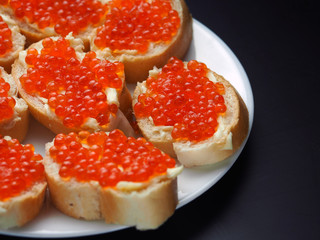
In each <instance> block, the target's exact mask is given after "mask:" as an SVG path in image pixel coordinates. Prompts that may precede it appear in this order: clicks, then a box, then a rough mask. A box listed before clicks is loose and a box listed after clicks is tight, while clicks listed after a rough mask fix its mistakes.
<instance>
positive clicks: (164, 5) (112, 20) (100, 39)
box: [94, 0, 180, 53]
mask: <svg viewBox="0 0 320 240" xmlns="http://www.w3.org/2000/svg"><path fill="white" fill-rule="evenodd" d="M149 2H150V1H147V0H113V1H112V2H111V3H110V12H109V13H108V14H107V16H106V21H105V24H104V25H102V26H101V27H99V28H98V31H97V36H96V38H95V40H94V43H95V45H96V46H97V47H98V48H101V49H103V48H106V47H108V48H110V49H111V50H112V51H116V50H123V49H127V50H137V51H138V52H139V53H145V52H146V51H147V50H148V48H149V45H150V42H155V43H158V42H168V41H170V40H171V39H172V38H173V36H175V35H176V33H177V31H178V29H179V27H180V18H179V15H178V12H177V11H175V10H173V9H172V6H171V3H170V1H168V0H153V1H152V3H149Z"/></svg>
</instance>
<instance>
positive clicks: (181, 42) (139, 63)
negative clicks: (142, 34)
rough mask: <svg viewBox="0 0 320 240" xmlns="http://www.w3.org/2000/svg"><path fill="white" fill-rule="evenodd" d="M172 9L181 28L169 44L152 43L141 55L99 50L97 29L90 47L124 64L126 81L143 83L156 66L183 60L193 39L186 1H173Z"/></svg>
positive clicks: (133, 51) (124, 51)
mask: <svg viewBox="0 0 320 240" xmlns="http://www.w3.org/2000/svg"><path fill="white" fill-rule="evenodd" d="M151 2H152V1H151ZM171 3H172V8H173V9H174V10H176V11H177V12H178V14H179V17H180V21H181V22H180V28H179V30H178V32H177V34H176V35H175V36H174V37H173V38H172V39H171V40H170V42H169V43H162V42H159V43H152V44H151V45H150V47H149V50H148V51H147V52H146V53H142V54H139V53H137V51H135V50H121V51H119V50H117V51H111V50H110V49H109V48H105V49H99V47H97V46H96V45H95V44H94V40H95V37H96V34H97V29H95V30H94V31H93V32H92V34H91V35H90V47H91V50H93V51H95V52H102V55H103V56H104V57H106V58H107V59H115V60H119V61H121V62H123V64H124V66H125V74H126V81H127V82H128V83H137V82H141V81H143V80H144V79H146V78H147V76H148V71H149V70H151V69H152V68H153V67H154V66H157V67H162V66H163V65H164V64H165V63H166V62H167V61H168V59H169V58H170V57H172V56H176V57H178V58H183V56H184V55H185V54H186V52H187V50H188V48H189V45H190V42H191V39H192V17H191V14H190V13H189V10H188V7H187V5H186V3H185V1H184V0H171Z"/></svg>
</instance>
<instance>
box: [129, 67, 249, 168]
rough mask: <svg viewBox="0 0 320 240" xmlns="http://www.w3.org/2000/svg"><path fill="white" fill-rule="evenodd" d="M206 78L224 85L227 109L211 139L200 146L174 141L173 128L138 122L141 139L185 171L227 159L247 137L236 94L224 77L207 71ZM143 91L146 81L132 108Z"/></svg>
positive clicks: (244, 114)
mask: <svg viewBox="0 0 320 240" xmlns="http://www.w3.org/2000/svg"><path fill="white" fill-rule="evenodd" d="M160 71H161V69H157V68H155V69H153V70H152V71H150V74H152V75H153V76H156V75H157V74H158V73H159V72H160ZM207 77H208V78H209V79H210V80H211V81H213V82H220V83H222V84H223V85H224V88H225V94H224V95H223V97H224V100H225V105H226V107H227V110H226V112H225V113H224V114H223V115H219V117H218V119H217V120H218V123H219V125H218V129H217V130H216V132H215V134H214V135H213V136H212V137H210V138H208V139H206V140H203V141H200V142H191V141H186V140H184V141H175V140H174V139H173V138H172V136H171V132H172V130H173V126H155V125H154V123H153V120H152V118H151V117H144V118H137V123H138V126H139V128H140V130H141V132H142V134H143V136H144V137H145V138H146V139H147V140H148V141H150V142H152V143H153V144H154V145H155V146H156V147H158V148H159V149H161V150H162V151H164V152H166V153H168V154H169V155H170V156H172V157H176V158H177V160H178V161H179V162H180V163H181V164H183V165H184V166H185V167H194V166H200V165H206V164H213V163H216V162H219V161H222V160H224V159H226V158H228V157H229V156H231V155H232V154H233V153H234V152H235V151H236V150H237V149H238V148H239V147H240V146H241V144H242V143H243V141H244V140H245V138H246V137H247V134H248V126H249V119H248V110H247V108H246V105H245V103H244V101H243V100H242V98H241V96H240V95H239V93H238V92H237V91H236V89H235V88H234V87H233V86H232V85H231V84H230V83H229V82H228V81H227V80H225V79H224V77H223V76H221V75H218V74H217V73H215V72H213V71H211V70H210V71H209V72H208V73H207ZM146 91H147V86H146V81H144V82H142V83H138V84H137V87H136V89H135V91H134V94H133V100H132V104H133V106H134V105H135V104H136V103H137V101H138V96H139V95H140V94H142V93H145V92H146Z"/></svg>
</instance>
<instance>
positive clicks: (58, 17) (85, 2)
mask: <svg viewBox="0 0 320 240" xmlns="http://www.w3.org/2000/svg"><path fill="white" fill-rule="evenodd" d="M9 4H10V7H11V8H12V9H13V10H14V14H15V16H16V17H17V18H20V19H23V18H26V19H27V20H28V22H29V23H35V24H37V25H38V27H39V28H40V29H44V28H46V27H54V30H55V31H56V33H58V34H60V35H62V36H66V35H68V33H70V32H73V34H75V35H77V34H78V33H79V32H80V31H81V30H83V29H85V28H86V27H88V26H89V25H93V26H95V25H97V24H99V23H100V21H101V20H102V19H103V17H104V16H105V14H106V12H107V6H106V5H105V4H102V3H101V2H100V1H97V0H62V1H56V0H10V1H9Z"/></svg>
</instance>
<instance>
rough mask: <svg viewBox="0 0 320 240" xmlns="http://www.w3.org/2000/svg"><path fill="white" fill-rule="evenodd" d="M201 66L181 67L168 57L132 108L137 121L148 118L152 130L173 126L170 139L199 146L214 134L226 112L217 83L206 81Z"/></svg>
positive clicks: (189, 64)
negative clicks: (218, 120) (194, 143)
mask: <svg viewBox="0 0 320 240" xmlns="http://www.w3.org/2000/svg"><path fill="white" fill-rule="evenodd" d="M207 73H208V68H207V67H206V65H205V64H204V63H200V62H197V61H195V60H192V61H190V62H188V64H187V66H186V67H185V65H184V63H183V62H182V61H181V60H179V59H177V58H174V57H172V58H171V59H170V60H169V62H168V64H166V65H165V66H164V67H163V68H162V71H161V72H160V73H159V74H158V75H157V76H156V77H149V78H148V79H147V81H146V84H147V91H146V93H143V94H140V95H139V96H138V102H137V103H136V104H135V106H134V112H135V114H136V117H137V118H144V117H149V116H151V118H152V119H153V122H154V124H155V125H156V126H173V130H172V133H171V135H172V138H173V139H175V140H177V141H184V140H187V141H193V142H199V141H202V140H205V139H208V138H210V137H212V136H213V134H214V133H215V131H216V129H217V126H218V122H217V117H218V116H219V115H221V114H223V113H224V112H225V111H226V106H225V103H224V97H223V96H222V95H223V94H224V92H225V90H224V86H223V85H222V84H221V83H218V82H217V83H213V82H212V81H210V80H209V78H208V77H207Z"/></svg>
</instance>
